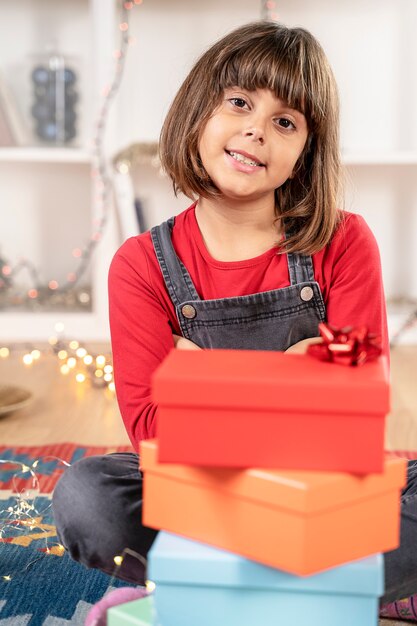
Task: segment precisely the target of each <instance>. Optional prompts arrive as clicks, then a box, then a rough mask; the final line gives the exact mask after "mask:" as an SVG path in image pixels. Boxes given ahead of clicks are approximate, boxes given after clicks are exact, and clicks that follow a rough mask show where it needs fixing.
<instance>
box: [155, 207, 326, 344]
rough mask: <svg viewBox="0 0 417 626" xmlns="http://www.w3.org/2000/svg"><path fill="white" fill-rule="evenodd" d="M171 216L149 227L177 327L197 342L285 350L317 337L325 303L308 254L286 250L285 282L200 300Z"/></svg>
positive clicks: (324, 312)
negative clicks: (177, 243) (180, 253)
mask: <svg viewBox="0 0 417 626" xmlns="http://www.w3.org/2000/svg"><path fill="white" fill-rule="evenodd" d="M173 224H174V219H173V218H171V219H169V220H168V221H167V222H164V223H163V224H161V225H160V226H155V227H154V228H152V230H151V237H152V242H153V245H154V248H155V253H156V256H157V259H158V262H159V266H160V268H161V272H162V276H163V277H164V281H165V285H166V288H167V290H168V293H169V296H170V298H171V300H172V302H173V304H174V306H175V310H176V314H177V318H178V322H179V325H180V329H181V333H182V335H183V336H184V337H185V338H186V339H190V340H191V341H193V342H194V343H196V344H197V345H198V346H200V347H201V348H224V349H232V350H286V349H287V348H289V347H290V346H291V345H293V344H295V343H297V342H298V341H301V340H302V339H306V338H308V337H317V336H318V334H319V332H318V324H319V322H322V321H324V320H325V317H326V309H325V306H324V302H323V297H322V295H321V291H320V287H319V285H318V283H317V282H316V281H315V280H314V271H313V261H312V258H311V257H310V256H304V255H300V254H288V255H287V258H288V273H289V279H290V286H289V287H284V288H282V289H273V290H272V291H265V292H262V293H255V294H250V295H247V296H236V297H232V298H220V299H216V300H201V299H200V297H199V295H198V293H197V291H196V288H195V286H194V284H193V281H192V280H191V277H190V275H189V273H188V271H187V269H186V268H185V267H184V265H183V263H182V262H181V261H180V259H179V258H178V257H177V254H176V252H175V250H174V247H173V245H172V240H171V232H172V227H173Z"/></svg>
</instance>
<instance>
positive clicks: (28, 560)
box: [0, 444, 132, 626]
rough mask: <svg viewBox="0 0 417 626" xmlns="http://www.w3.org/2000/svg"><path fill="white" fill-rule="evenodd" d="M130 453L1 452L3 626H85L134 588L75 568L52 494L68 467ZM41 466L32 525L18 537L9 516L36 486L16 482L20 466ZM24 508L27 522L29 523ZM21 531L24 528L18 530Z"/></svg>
mask: <svg viewBox="0 0 417 626" xmlns="http://www.w3.org/2000/svg"><path fill="white" fill-rule="evenodd" d="M128 450H129V451H130V450H131V448H130V447H128V446H123V447H114V446H112V447H110V446H102V447H98V446H89V447H86V446H79V445H75V444H57V445H48V446H38V447H23V446H21V447H13V448H11V447H4V446H3V447H0V459H1V460H6V461H10V463H2V464H0V530H2V532H0V626H66V625H69V624H71V625H74V626H81V625H83V624H84V620H85V617H86V615H87V613H88V611H89V610H90V608H91V607H92V605H93V604H95V603H96V602H98V601H99V600H100V599H101V598H102V597H103V595H104V594H105V593H107V592H108V591H110V590H111V589H114V588H117V587H123V586H132V585H129V583H125V582H123V581H120V580H118V579H116V578H114V577H111V576H108V575H107V574H104V573H102V572H100V571H98V570H88V569H86V568H85V567H83V566H82V565H80V564H78V563H76V562H75V561H73V560H72V559H70V558H69V556H68V555H67V554H66V553H65V552H64V551H63V550H62V548H61V547H60V546H59V543H58V540H57V537H56V530H55V526H54V522H53V518H52V509H51V506H50V504H51V493H52V491H53V488H54V486H55V484H56V482H57V480H58V479H59V477H60V475H61V474H62V471H64V469H65V468H64V465H63V464H62V462H61V461H60V459H62V460H63V461H66V462H67V463H70V464H72V463H74V462H75V461H76V460H78V459H80V458H82V457H85V456H92V455H95V454H108V453H110V452H123V451H128ZM37 460H39V463H38V464H37V466H36V469H35V471H36V477H37V480H38V483H39V491H40V493H39V495H35V494H34V495H35V497H34V498H33V499H32V498H30V499H29V500H27V502H28V503H29V504H33V506H34V507H35V509H34V510H33V511H29V513H30V525H29V526H28V527H27V529H26V528H24V531H23V532H20V531H19V532H16V529H15V528H13V526H16V525H17V524H16V521H15V520H13V515H11V513H10V510H11V508H13V507H16V505H17V503H19V502H20V501H19V496H18V495H16V494H19V493H24V491H25V490H27V489H30V488H31V487H32V482H31V480H29V479H26V476H29V478H30V474H28V473H26V474H24V475H23V478H21V477H20V476H19V477H18V478H16V472H17V468H16V465H15V464H14V463H15V462H16V461H18V462H20V463H23V464H25V465H27V466H28V467H32V466H33V464H34V463H35V462H36V461H37ZM24 516H25V509H24V507H23V512H22V518H21V519H25V517H24ZM19 526H21V525H19Z"/></svg>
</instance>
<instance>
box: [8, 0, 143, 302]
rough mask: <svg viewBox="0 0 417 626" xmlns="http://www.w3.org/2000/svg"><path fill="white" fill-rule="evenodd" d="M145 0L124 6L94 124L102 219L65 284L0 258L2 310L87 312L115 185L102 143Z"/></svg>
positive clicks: (75, 253) (28, 264) (76, 253)
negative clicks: (89, 281) (87, 280)
mask: <svg viewBox="0 0 417 626" xmlns="http://www.w3.org/2000/svg"><path fill="white" fill-rule="evenodd" d="M142 2H143V0H132V1H131V2H125V1H124V2H121V4H120V12H121V13H120V21H119V33H120V44H119V48H118V49H117V50H115V52H114V60H115V68H114V76H113V80H112V82H111V84H109V85H107V86H105V87H104V89H103V94H102V96H103V101H102V105H101V108H100V111H99V114H98V117H97V121H96V124H95V132H94V136H93V140H92V148H93V167H92V168H91V178H92V181H93V187H94V202H95V205H96V206H95V210H94V214H95V215H99V216H100V217H98V218H96V219H94V220H93V223H92V226H93V229H92V233H91V236H90V237H89V239H88V240H87V241H86V242H85V243H84V245H82V246H80V247H76V248H74V249H73V250H72V257H73V259H75V261H76V264H77V265H76V267H75V268H74V270H73V271H71V272H69V273H68V274H67V276H66V280H65V281H64V282H61V283H60V282H59V281H58V280H57V279H56V278H53V277H51V278H50V279H49V280H47V281H46V282H44V281H43V280H42V278H41V272H40V271H39V269H38V268H37V267H36V266H35V264H34V263H33V262H32V261H30V260H28V259H19V260H18V261H17V262H16V263H15V264H14V265H13V264H12V263H11V262H9V261H8V260H7V259H5V258H3V257H2V256H0V305H1V307H2V308H8V307H20V308H24V307H26V308H29V309H33V308H35V309H36V308H39V307H40V306H43V307H45V308H46V307H47V306H52V307H53V306H55V307H56V306H64V307H65V306H66V305H67V306H68V305H69V306H71V305H72V306H74V304H77V305H78V306H79V307H81V308H83V307H84V308H85V307H86V306H87V305H88V306H89V304H90V299H91V296H90V293H89V289H88V288H86V287H81V288H78V287H77V286H78V285H79V283H80V281H81V279H82V278H83V276H84V275H85V273H86V270H87V269H88V267H89V265H90V263H91V260H92V255H93V252H94V250H95V249H96V247H97V244H98V243H99V242H100V241H101V239H102V236H103V232H104V229H105V227H106V224H107V222H108V217H109V213H110V206H111V191H112V185H111V180H110V176H109V173H108V166H107V160H106V157H105V154H104V149H103V142H104V135H105V131H106V127H107V119H108V113H109V108H110V105H111V103H112V101H113V100H114V98H115V96H116V94H117V93H118V90H119V87H120V84H121V80H122V76H123V72H124V68H125V61H126V56H127V50H128V47H129V45H130V44H131V43H133V42H134V39H133V38H131V36H130V33H129V13H130V12H131V10H132V9H133V7H134V6H135V5H140V4H142ZM23 271H26V272H27V274H28V276H29V278H30V282H31V284H30V286H29V287H27V286H25V287H19V285H17V283H16V279H17V277H18V276H19V275H20V274H21V273H22V272H23Z"/></svg>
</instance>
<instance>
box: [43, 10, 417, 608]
mask: <svg viewBox="0 0 417 626" xmlns="http://www.w3.org/2000/svg"><path fill="white" fill-rule="evenodd" d="M160 152H161V160H162V163H163V166H164V168H165V170H166V172H167V173H168V174H169V176H170V177H171V178H172V181H173V185H174V189H175V191H176V192H178V191H181V192H183V193H184V194H185V195H186V196H188V197H189V198H191V199H193V200H194V203H193V204H192V205H191V206H190V207H189V208H188V209H187V210H186V211H184V212H182V213H181V214H180V215H178V216H177V217H175V219H174V218H171V219H170V220H168V221H167V222H165V223H163V224H161V225H160V226H157V227H155V228H153V229H152V230H151V231H150V232H146V233H143V234H141V235H139V236H137V237H133V238H131V239H129V240H128V241H126V242H125V244H124V245H123V246H122V247H121V248H120V249H119V251H118V252H117V253H116V255H115V257H114V260H113V262H112V265H111V268H110V275H109V296H110V325H111V334H112V348H113V357H114V372H115V381H116V389H117V398H118V402H119V406H120V410H121V414H122V416H123V420H124V422H125V425H126V429H127V432H128V433H129V436H130V439H131V441H132V445H133V447H134V448H135V450H136V451H137V450H138V446H139V442H140V440H141V439H146V438H149V437H154V436H155V427H156V421H157V415H158V407H157V406H156V405H155V404H154V403H153V402H152V400H151V386H150V378H151V375H152V373H153V372H154V371H155V369H156V368H157V366H158V365H159V364H160V363H161V362H162V361H163V359H164V358H165V357H166V355H167V354H168V352H169V351H170V350H171V349H172V348H173V347H174V346H176V348H177V349H202V348H205V349H207V348H230V349H253V350H287V349H288V348H290V347H291V346H294V345H295V344H298V343H299V342H301V341H303V340H306V339H309V338H312V337H317V335H318V323H319V322H320V321H324V320H327V321H328V322H330V323H331V324H333V325H335V326H338V327H341V326H345V325H354V326H362V325H365V326H367V327H368V328H369V330H370V331H371V332H375V333H378V334H379V335H381V337H382V343H383V350H384V352H385V353H388V339H387V324H386V313H385V303H384V293H383V287H382V281H381V269H380V260H379V253H378V249H377V245H376V242H375V239H374V237H373V235H372V234H371V232H370V230H369V228H368V227H367V225H366V224H365V222H364V220H363V219H362V218H361V217H359V216H358V215H354V214H351V213H346V212H343V211H341V210H339V209H338V206H339V205H338V202H339V199H340V160H339V145H338V98H337V89H336V85H335V81H334V77H333V74H332V71H331V69H330V67H329V64H328V61H327V59H326V57H325V54H324V52H323V50H322V48H321V47H320V45H319V43H318V42H317V41H316V40H315V38H314V37H313V36H312V35H311V34H310V33H308V32H307V31H305V30H303V29H301V28H293V29H289V28H286V27H284V26H282V25H278V24H275V23H271V22H256V23H252V24H248V25H246V26H243V27H241V28H238V29H237V30H235V31H233V32H232V33H230V34H228V35H227V36H225V37H224V38H223V39H221V40H220V41H219V42H218V43H216V44H215V45H214V46H213V47H212V48H210V49H209V50H208V51H207V52H206V53H205V54H203V56H202V57H201V58H200V59H199V60H198V61H197V63H196V64H195V66H194V67H193V69H192V70H191V72H190V74H189V75H188V77H187V78H186V80H185V82H184V83H183V85H182V86H181V88H180V90H179V92H178V94H177V96H176V98H175V100H174V102H173V104H172V106H171V108H170V111H169V112H168V115H167V118H166V121H165V123H164V126H163V129H162V134H161V145H160ZM141 488H142V482H141V474H140V472H139V471H138V456H137V455H136V454H113V455H108V456H104V457H94V458H87V459H84V460H82V461H80V462H78V463H76V464H74V465H73V466H72V467H71V468H70V469H69V470H67V471H66V473H65V475H64V476H63V478H62V479H61V481H60V483H59V484H58V486H57V488H56V491H55V495H54V514H55V520H56V524H57V528H58V532H59V536H60V540H61V542H62V543H63V545H64V546H65V547H66V548H67V549H68V550H69V552H70V554H71V556H73V557H74V558H75V559H77V560H79V561H81V562H82V563H84V564H85V565H87V566H89V567H98V568H100V569H103V570H105V571H107V572H110V573H111V572H113V570H114V560H113V559H114V556H115V555H118V554H121V553H122V552H123V550H124V549H125V548H129V549H130V550H133V551H134V552H135V553H138V554H140V555H145V554H146V553H147V551H148V549H149V547H150V545H151V544H152V541H153V539H154V538H155V535H156V532H155V531H153V530H151V529H148V528H144V527H141V524H140V520H141ZM415 491H417V488H416V489H414V492H415ZM409 498H411V499H412V500H413V499H414V496H411V495H409ZM407 503H408V500H407ZM69 504H71V506H69ZM407 506H408V505H407ZM411 506H412V505H410V507H411ZM407 519H408V518H407ZM404 523H405V524H409V525H410V534H411V533H412V524H411V522H410V521H407V522H404ZM406 534H407V533H406ZM403 539H404V538H403ZM405 539H407V537H406V538H405ZM404 552H405V549H404V548H401V549H399V550H397V551H395V552H394V553H392V554H391V555H387V558H386V580H387V588H386V595H385V598H384V600H393V599H396V598H399V597H401V596H402V595H404V594H405V593H407V594H410V593H412V592H414V591H416V590H417V551H416V550H414V554H415V555H416V557H414V558H412V556H411V554H407V555H405V554H404ZM123 576H124V578H126V579H127V580H131V581H134V582H138V583H140V582H143V568H142V567H141V566H140V562H139V560H136V561H135V560H133V561H132V563H131V565H130V567H126V568H125V571H124V572H123Z"/></svg>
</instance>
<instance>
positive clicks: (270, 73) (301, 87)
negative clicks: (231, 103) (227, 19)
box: [215, 26, 329, 130]
mask: <svg viewBox="0 0 417 626" xmlns="http://www.w3.org/2000/svg"><path fill="white" fill-rule="evenodd" d="M225 52H226V51H225ZM219 61H220V63H219V64H218V66H217V68H216V69H217V81H215V82H217V85H216V86H217V88H218V90H219V93H221V92H222V91H223V90H224V89H226V88H229V87H235V86H238V87H241V88H242V89H246V90H248V91H254V90H255V89H270V90H271V91H272V92H273V93H274V94H275V96H276V97H277V98H279V99H281V100H284V101H285V102H286V103H287V105H288V106H289V107H291V108H293V109H296V110H298V111H300V112H301V113H303V114H304V115H305V117H306V119H307V123H308V126H309V128H310V130H312V129H317V128H318V127H320V126H321V124H322V123H323V122H324V121H325V116H326V105H325V103H326V102H327V101H328V95H329V93H328V84H327V85H326V83H327V81H326V80H325V78H324V72H323V71H321V68H322V67H323V66H322V64H323V62H324V63H325V65H327V63H326V59H325V56H324V53H323V51H322V49H321V48H320V47H318V46H317V45H316V41H315V40H312V38H311V36H310V34H309V33H307V31H304V30H303V29H291V31H290V30H289V29H287V28H285V27H283V28H281V29H279V30H278V32H277V28H276V26H274V27H273V30H272V32H270V33H269V34H268V35H267V36H265V33H264V34H263V37H261V38H259V39H258V40H257V41H253V40H252V41H250V42H249V45H247V46H246V47H242V46H240V47H239V49H237V50H236V49H235V50H233V49H229V50H228V54H227V55H226V54H225V55H224V57H223V59H221V60H220V59H219ZM327 69H328V68H326V70H327ZM326 87H327V88H326Z"/></svg>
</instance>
